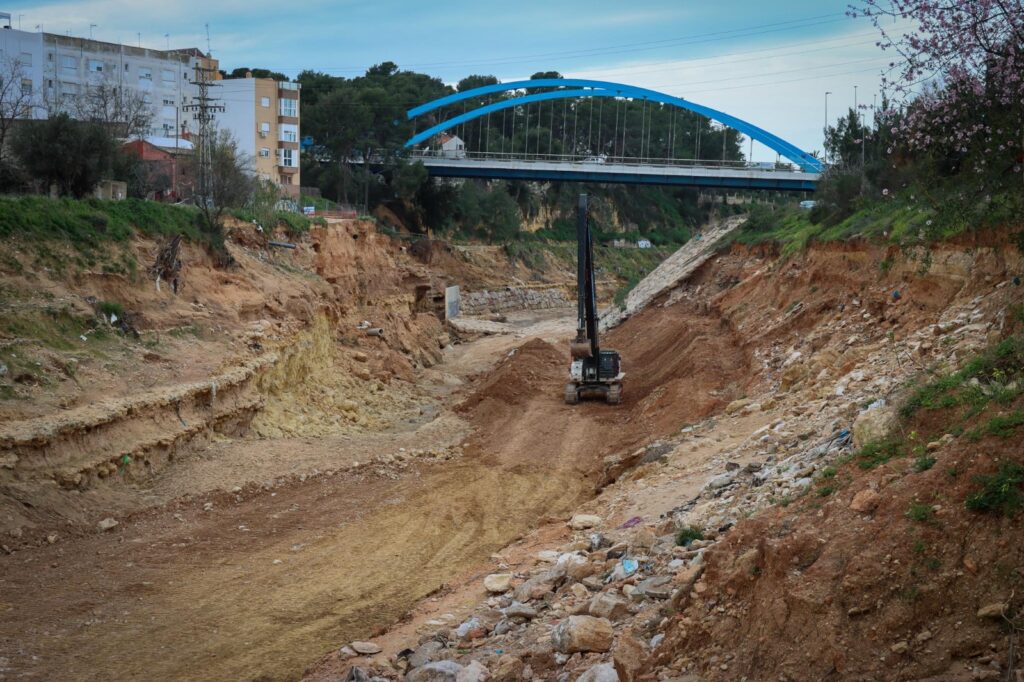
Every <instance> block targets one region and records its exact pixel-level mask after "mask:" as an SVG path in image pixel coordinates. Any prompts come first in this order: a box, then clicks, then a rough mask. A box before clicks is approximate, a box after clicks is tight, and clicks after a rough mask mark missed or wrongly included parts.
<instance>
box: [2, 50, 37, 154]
mask: <svg viewBox="0 0 1024 682" xmlns="http://www.w3.org/2000/svg"><path fill="white" fill-rule="evenodd" d="M0 54H2V53H0ZM24 81H25V68H24V65H23V64H22V63H21V60H20V59H17V58H14V59H12V58H10V57H3V56H0V170H2V169H4V167H5V166H6V165H7V158H6V153H7V143H8V142H9V139H8V135H9V133H10V132H11V128H13V127H14V125H15V121H16V120H17V119H25V118H31V117H32V107H33V105H34V104H35V103H36V102H35V95H34V93H33V92H32V86H31V81H30V85H29V87H28V88H25V87H24Z"/></svg>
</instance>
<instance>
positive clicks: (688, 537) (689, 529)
mask: <svg viewBox="0 0 1024 682" xmlns="http://www.w3.org/2000/svg"><path fill="white" fill-rule="evenodd" d="M703 539H704V532H703V531H702V530H701V529H700V528H697V527H696V526H684V527H683V528H680V529H679V531H678V532H677V533H676V544H677V545H679V546H680V547H686V546H687V545H689V544H690V543H691V542H693V541H694V540H703Z"/></svg>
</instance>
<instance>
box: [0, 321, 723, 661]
mask: <svg viewBox="0 0 1024 682" xmlns="http://www.w3.org/2000/svg"><path fill="white" fill-rule="evenodd" d="M562 314H563V315H566V316H568V315H571V314H572V313H571V311H565V312H564V313H562ZM639 322H643V324H644V325H645V326H646V325H647V322H645V321H643V320H639V321H638V323H639ZM663 324H664V325H666V326H668V327H672V328H678V326H679V325H682V326H687V321H686V320H684V319H682V318H678V319H677V318H674V317H673V318H668V319H666V320H665V321H664V323H663ZM707 324H710V323H708V322H707V321H706V320H702V319H701V318H700V317H699V316H695V317H694V318H693V327H694V329H697V330H700V329H702V328H704V327H705V326H706V325H707ZM571 326H572V320H571V318H568V317H566V318H564V319H563V320H546V321H542V322H541V323H540V324H536V325H535V326H534V327H530V328H527V329H524V330H522V331H521V332H520V333H519V334H518V335H516V336H515V337H512V338H509V337H492V338H484V339H481V340H480V341H478V342H474V343H468V344H463V345H462V346H459V347H457V348H456V349H455V350H454V351H453V352H452V353H451V354H450V356H449V357H448V358H447V359H446V362H445V363H443V364H442V365H440V366H438V367H437V368H435V369H432V370H427V371H424V373H423V375H422V377H421V379H422V385H423V386H427V385H428V384H430V383H431V381H433V382H434V385H435V387H436V388H437V390H436V391H435V392H434V394H433V396H434V397H435V398H436V399H437V400H438V401H440V402H441V404H442V406H441V411H440V412H439V413H438V414H437V416H436V418H434V419H429V420H424V422H425V423H423V424H419V425H412V426H410V427H409V428H406V429H404V430H399V431H395V432H392V433H385V434H384V435H374V436H366V437H362V438H361V437H357V436H350V437H347V438H341V437H333V438H331V437H326V438H316V439H313V438H305V439H303V438H292V439H287V438H286V439H276V440H275V439H272V440H269V441H244V440H242V441H234V442H226V443H223V444H219V443H215V444H213V445H211V446H210V448H209V449H208V450H207V451H205V452H201V453H199V454H198V455H197V456H196V457H195V458H193V459H192V460H190V461H189V462H188V463H185V464H182V465H181V466H180V467H176V468H175V469H173V470H171V472H169V473H167V474H166V475H165V476H164V477H163V478H161V479H160V480H158V481H157V483H156V484H155V485H154V487H153V490H154V491H155V492H154V493H153V494H156V495H158V496H159V498H160V499H161V500H164V501H165V500H167V499H171V500H173V501H170V502H166V503H165V504H163V505H162V506H159V507H157V508H155V509H150V510H146V511H140V512H138V513H136V514H135V515H134V516H132V517H130V518H129V519H128V520H127V521H126V522H122V524H121V525H120V526H119V527H118V528H117V529H115V530H114V531H112V532H109V533H106V534H88V535H84V536H82V537H77V538H71V539H68V540H61V541H59V542H57V543H56V544H54V545H50V546H44V547H41V548H37V549H34V550H31V551H26V552H18V553H16V554H14V555H10V556H5V557H2V558H0V562H2V564H3V571H2V573H3V579H2V597H0V602H2V604H0V608H2V609H3V614H4V618H3V621H2V622H0V638H2V639H0V649H2V651H3V657H4V660H5V664H4V667H5V668H6V670H5V673H16V674H19V675H21V674H27V675H31V676H34V677H36V678H38V679H57V678H61V679H97V680H99V679H104V680H105V679H294V678H296V677H298V676H299V675H300V674H301V672H302V670H303V668H304V667H305V666H306V665H308V664H309V663H310V662H311V661H313V660H315V659H316V658H317V657H318V656H320V655H321V654H322V653H324V652H325V651H327V650H329V649H330V648H331V647H333V646H336V645H337V644H338V643H339V642H344V641H346V640H347V639H350V638H353V637H357V636H366V635H367V634H368V633H370V632H372V631H374V630H375V629H377V628H383V627H385V626H387V625H389V624H391V623H393V622H395V621H396V620H398V619H399V618H400V617H401V616H402V615H403V614H404V613H406V612H407V611H408V610H409V609H410V608H411V607H412V606H413V605H414V604H415V603H416V602H417V600H420V599H421V598H423V597H424V596H426V595H428V594H431V593H432V592H435V591H437V590H438V589H440V588H442V586H443V585H444V584H445V582H446V581H447V580H450V579H451V578H452V577H453V576H457V575H459V574H461V573H465V572H466V571H469V570H471V569H472V568H473V567H474V566H480V565H482V562H485V561H486V559H487V558H488V557H489V556H490V555H491V554H492V553H493V552H495V551H497V550H499V549H500V548H502V547H504V546H505V545H507V544H508V543H510V542H512V541H513V540H515V539H517V538H519V537H521V536H523V535H524V534H525V533H527V532H528V531H530V530H531V529H533V528H534V527H536V526H537V524H538V523H540V522H543V521H545V520H552V519H558V518H565V517H566V516H567V515H568V514H569V513H570V511H571V510H572V509H574V508H575V507H576V506H577V505H578V504H579V503H581V502H583V501H585V500H586V499H589V498H590V497H592V496H593V494H594V492H595V488H596V485H597V483H598V482H599V480H600V476H601V471H602V462H603V459H604V458H605V457H606V456H608V455H611V454H616V453H620V452H622V451H626V450H630V449H633V448H635V447H636V446H637V445H639V444H642V443H645V442H647V441H649V440H651V439H653V438H655V437H657V436H658V435H659V434H660V433H661V432H662V431H663V430H664V429H665V428H668V426H669V424H670V423H673V422H675V421H676V420H677V419H683V420H685V419H686V418H687V417H688V416H690V417H692V418H693V419H696V418H699V417H700V416H703V415H704V414H705V413H707V411H708V410H709V409H710V408H711V407H712V405H711V404H709V403H708V401H707V400H694V399H693V398H691V397H690V396H695V395H698V394H702V393H704V389H706V388H707V387H708V386H712V385H715V382H717V381H718V380H719V379H718V376H717V374H718V371H719V369H720V368H719V367H717V366H716V365H715V364H714V363H708V362H705V360H707V357H705V355H703V354H701V353H696V354H689V355H688V354H687V353H686V352H685V351H686V349H687V347H688V346H689V344H691V343H693V340H694V338H693V336H691V335H688V334H682V335H679V334H675V335H674V336H675V340H674V341H673V343H675V344H676V345H675V346H674V348H675V357H676V359H675V360H674V364H673V365H672V367H671V370H672V371H674V373H675V384H673V388H671V390H664V387H663V386H662V387H661V388H659V391H658V394H657V396H656V400H655V401H654V402H656V406H654V404H653V403H652V400H654V399H652V394H653V392H652V387H654V386H655V385H658V378H657V377H655V376H648V375H647V374H646V373H644V372H638V373H637V379H636V381H635V382H634V383H633V384H631V390H630V392H629V393H627V399H626V403H625V405H624V406H622V407H620V408H618V409H615V408H611V407H609V406H606V405H604V404H602V403H588V404H583V405H581V406H579V407H576V408H573V407H569V406H566V405H564V404H563V403H562V401H561V393H562V385H563V382H564V377H565V366H566V364H567V363H568V354H567V352H566V349H567V344H566V343H564V341H565V340H567V337H568V331H569V330H570V328H571ZM695 333H697V334H699V333H700V332H699V331H698V332H695ZM545 338H546V339H549V340H550V341H555V340H556V339H558V338H561V340H562V341H561V342H557V343H555V344H553V343H550V342H549V341H548V340H544V339H545ZM613 341H614V342H616V343H618V344H619V350H620V351H621V352H622V353H623V355H624V361H625V362H626V363H627V367H629V366H630V363H634V364H633V365H632V366H634V367H639V366H640V363H639V361H638V360H639V358H642V357H645V356H647V355H649V354H651V353H653V352H655V351H654V349H653V347H652V345H653V344H659V345H660V344H663V343H664V342H665V338H664V336H663V335H659V334H632V333H631V332H630V331H629V325H627V326H626V327H624V328H623V330H622V331H621V332H619V333H617V334H615V335H613ZM729 350H730V348H729V345H728V342H725V345H724V346H723V347H721V348H716V349H715V351H714V352H712V351H708V352H709V354H714V353H717V354H718V355H719V356H721V355H722V354H723V353H725V352H728V351H729ZM466 356H469V357H470V358H471V359H472V362H471V363H466V362H465V361H464V359H465V357H466ZM490 364H493V365H494V366H493V368H491V369H489V370H487V371H484V372H480V370H481V369H486V368H487V366H488V365H490ZM732 364H733V366H734V367H742V366H743V359H742V354H738V355H737V354H736V353H735V352H734V358H733V363H732ZM468 366H472V367H473V369H474V370H475V371H476V372H477V374H476V375H475V376H472V377H469V378H468V383H467V385H466V386H465V387H463V388H461V389H458V390H456V391H455V392H454V393H452V392H450V391H446V390H445V389H444V388H443V387H444V386H445V385H446V384H447V385H448V386H450V385H452V384H457V383H459V382H460V381H462V379H461V378H460V377H459V376H456V375H452V374H446V369H447V368H452V369H454V370H456V371H459V370H460V369H465V368H467V367H468ZM670 383H671V382H670ZM666 411H670V412H671V413H672V415H673V417H672V420H668V419H663V418H662V417H661V416H660V415H662V414H664V413H665V412H666ZM438 424H448V425H449V428H443V427H439V426H438ZM467 428H468V433H469V436H468V438H466V440H465V441H464V443H463V451H464V455H463V456H461V457H459V458H456V459H453V460H451V461H444V460H443V459H429V458H426V459H424V458H420V459H416V460H414V461H413V463H412V464H411V465H409V466H407V467H404V468H402V467H391V466H386V465H381V466H376V467H369V468H363V469H359V470H357V473H347V472H346V473H338V474H335V475H306V474H309V473H310V472H311V471H312V470H316V469H319V470H320V471H323V470H325V469H326V468H327V465H326V463H328V462H333V463H334V464H337V463H339V462H343V461H351V460H358V458H359V457H365V456H368V455H369V454H370V453H371V452H372V451H377V453H379V452H397V451H399V448H406V449H407V450H411V449H412V448H413V447H420V448H424V447H430V446H437V447H441V448H444V447H450V446H451V445H452V444H453V443H454V442H457V441H458V440H459V436H460V434H462V433H463V430H464V429H467ZM292 455H294V457H295V459H296V461H297V462H298V464H295V463H293V464H291V465H290V467H289V468H285V469H283V470H282V464H281V461H282V460H283V459H285V458H287V457H289V456H292ZM299 471H302V472H303V473H299ZM271 476H276V478H271ZM268 479H270V480H272V481H273V484H271V485H260V482H262V481H267V480H268ZM302 479H305V480H302ZM247 481H248V483H247ZM197 482H198V484H199V486H201V487H200V489H199V490H197V489H196V487H195V486H196V485H197ZM187 485H192V486H193V488H192V493H191V494H189V495H186V496H181V497H176V496H175V494H176V493H179V492H181V491H182V490H183V489H185V488H186V487H187ZM234 485H238V486H239V487H241V488H242V490H241V492H238V493H228V492H223V491H224V490H229V489H231V487H232V486H234ZM210 503H212V505H211V504H210Z"/></svg>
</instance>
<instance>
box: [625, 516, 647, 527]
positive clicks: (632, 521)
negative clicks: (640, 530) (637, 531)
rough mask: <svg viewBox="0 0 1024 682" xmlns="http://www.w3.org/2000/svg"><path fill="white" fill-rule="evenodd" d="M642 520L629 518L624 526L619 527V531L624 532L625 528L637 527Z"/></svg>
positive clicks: (640, 518)
mask: <svg viewBox="0 0 1024 682" xmlns="http://www.w3.org/2000/svg"><path fill="white" fill-rule="evenodd" d="M643 520H644V519H643V517H642V516H634V517H633V518H631V519H630V520H628V521H626V522H625V523H624V524H622V525H621V526H619V530H625V529H626V528H632V527H633V526H635V525H637V524H639V523H642V522H643Z"/></svg>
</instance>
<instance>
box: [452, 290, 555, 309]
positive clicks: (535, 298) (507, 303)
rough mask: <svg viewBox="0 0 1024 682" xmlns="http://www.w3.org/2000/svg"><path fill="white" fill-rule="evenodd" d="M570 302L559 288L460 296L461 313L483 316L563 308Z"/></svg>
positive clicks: (483, 292) (482, 292)
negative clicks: (490, 313)
mask: <svg viewBox="0 0 1024 682" xmlns="http://www.w3.org/2000/svg"><path fill="white" fill-rule="evenodd" d="M571 305H572V302H571V301H570V300H569V297H568V296H567V295H566V293H565V290H564V289H563V288H561V287H545V288H531V287H508V288H506V289H498V290H495V291H471V292H468V293H466V292H464V293H463V294H462V313H463V314H465V315H483V314H485V313H489V312H507V311H511V310H546V309H548V308H565V307H568V306H571Z"/></svg>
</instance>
